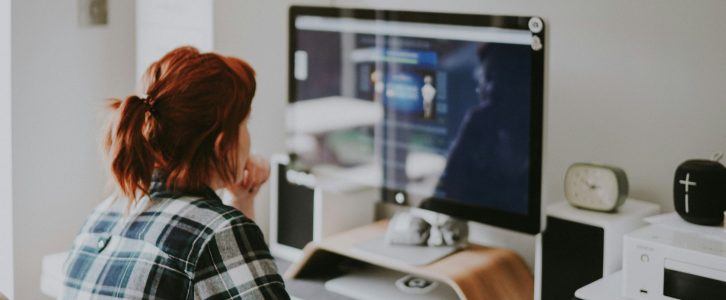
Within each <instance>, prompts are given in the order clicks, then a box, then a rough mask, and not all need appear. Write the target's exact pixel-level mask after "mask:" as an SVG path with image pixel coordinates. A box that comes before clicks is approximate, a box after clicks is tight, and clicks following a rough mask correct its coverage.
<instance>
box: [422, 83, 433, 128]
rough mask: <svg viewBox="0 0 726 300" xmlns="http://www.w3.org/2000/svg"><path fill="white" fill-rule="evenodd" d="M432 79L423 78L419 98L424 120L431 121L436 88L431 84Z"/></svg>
mask: <svg viewBox="0 0 726 300" xmlns="http://www.w3.org/2000/svg"><path fill="white" fill-rule="evenodd" d="M432 81H433V79H431V76H428V75H426V77H424V85H423V87H421V96H422V97H423V107H424V118H426V119H431V118H433V107H434V97H436V88H435V87H434V86H433V85H432V84H431V82H432Z"/></svg>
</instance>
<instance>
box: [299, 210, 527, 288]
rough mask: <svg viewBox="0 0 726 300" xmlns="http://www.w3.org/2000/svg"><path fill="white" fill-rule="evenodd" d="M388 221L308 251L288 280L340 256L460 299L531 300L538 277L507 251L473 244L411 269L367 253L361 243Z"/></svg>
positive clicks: (380, 231) (377, 234)
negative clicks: (440, 287)
mask: <svg viewBox="0 0 726 300" xmlns="http://www.w3.org/2000/svg"><path fill="white" fill-rule="evenodd" d="M387 226H388V221H380V222H376V223H373V224H371V225H368V226H364V227H360V228H356V229H353V230H350V231H347V232H343V233H340V234H337V235H333V236H331V237H329V238H326V239H324V240H323V241H321V242H319V243H311V244H309V245H307V246H306V247H305V250H304V255H303V259H301V260H300V261H299V262H297V263H296V264H294V265H293V266H291V267H290V269H288V271H287V272H286V274H285V276H286V277H288V278H296V277H299V276H305V275H306V274H310V273H314V272H322V270H323V269H325V268H329V267H331V266H332V265H334V264H336V262H337V261H338V260H336V259H335V256H344V257H348V258H353V259H356V260H360V261H364V262H367V263H371V264H374V265H378V266H381V267H385V268H389V269H393V270H397V271H400V272H404V273H410V274H416V275H420V276H423V277H428V278H431V279H435V280H438V281H441V282H443V283H446V284H448V285H450V286H451V287H452V288H453V289H454V291H456V293H457V294H458V295H459V297H460V298H461V299H477V300H479V299H481V300H486V299H495V300H506V299H532V298H533V297H534V279H533V276H532V273H531V272H530V271H529V268H527V266H526V264H525V263H524V261H523V260H522V258H521V257H519V255H517V254H516V253H515V252H514V251H512V250H509V249H503V248H490V247H484V246H480V245H469V246H468V247H467V248H466V249H464V250H461V251H459V252H456V253H454V254H451V255H449V256H447V257H445V258H442V259H441V260H438V261H436V262H433V263H431V264H428V265H425V266H412V265H409V264H405V263H403V262H400V261H398V260H394V259H390V258H387V257H383V256H379V255H376V254H373V253H367V252H364V251H356V250H355V249H354V246H355V245H356V244H359V243H362V242H365V241H368V240H371V239H374V238H377V237H380V236H382V235H383V234H384V233H385V230H386V227H387Z"/></svg>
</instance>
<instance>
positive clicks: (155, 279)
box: [60, 177, 290, 299]
mask: <svg viewBox="0 0 726 300" xmlns="http://www.w3.org/2000/svg"><path fill="white" fill-rule="evenodd" d="M127 206H128V203H127V202H126V201H125V200H124V199H118V200H115V201H114V200H113V198H109V199H107V200H106V201H104V202H103V203H101V204H100V205H99V206H98V207H97V208H96V209H95V210H94V212H93V213H92V214H91V216H90V217H89V219H88V220H87V221H86V224H85V225H84V226H83V228H82V229H81V232H80V233H79V234H78V236H77V237H76V239H75V241H74V243H73V248H72V250H71V253H70V256H69V258H68V260H67V261H66V265H65V270H64V271H65V279H64V288H63V291H62V293H61V296H60V298H61V299H117V298H122V299H289V298H290V297H289V295H288V294H287V292H286V291H285V286H284V283H283V280H282V278H281V277H280V275H278V272H277V267H276V265H275V262H274V261H273V258H272V256H271V255H270V252H269V250H268V248H267V245H266V244H265V241H264V240H263V237H262V232H261V231H260V229H259V227H258V226H257V225H256V224H255V223H254V222H253V221H251V220H250V219H248V218H246V217H245V216H244V215H243V214H242V213H241V212H239V211H238V210H236V209H234V208H232V207H229V206H226V205H224V204H223V203H222V201H221V200H220V199H219V197H218V196H217V195H216V194H215V193H214V192H213V191H212V190H211V189H209V190H207V191H204V192H203V193H202V195H196V196H195V195H191V194H188V193H180V192H174V191H168V190H165V189H163V188H162V184H161V181H160V179H159V178H158V177H156V178H155V181H154V182H152V187H151V191H150V197H144V198H142V199H141V200H140V201H139V202H138V203H137V204H135V205H134V206H133V207H132V208H131V209H130V210H128V208H127Z"/></svg>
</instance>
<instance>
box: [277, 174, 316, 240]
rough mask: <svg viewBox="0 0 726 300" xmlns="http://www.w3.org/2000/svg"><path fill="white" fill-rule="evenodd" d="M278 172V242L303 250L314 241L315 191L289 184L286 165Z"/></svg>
mask: <svg viewBox="0 0 726 300" xmlns="http://www.w3.org/2000/svg"><path fill="white" fill-rule="evenodd" d="M277 170H278V173H277V174H278V189H279V190H278V194H277V195H278V200H277V210H278V212H277V213H278V215H277V242H278V243H279V244H282V245H286V246H290V247H293V248H297V249H302V248H303V247H305V245H307V243H309V242H310V241H312V240H313V208H314V199H313V198H314V190H313V189H311V188H308V187H306V186H303V185H298V184H293V183H290V182H288V181H287V176H286V173H287V167H285V165H282V164H280V165H278V169H277Z"/></svg>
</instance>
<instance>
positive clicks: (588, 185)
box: [580, 178, 597, 190]
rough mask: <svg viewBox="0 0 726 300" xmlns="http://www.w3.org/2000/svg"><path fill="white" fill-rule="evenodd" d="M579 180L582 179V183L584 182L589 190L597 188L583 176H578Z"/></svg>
mask: <svg viewBox="0 0 726 300" xmlns="http://www.w3.org/2000/svg"><path fill="white" fill-rule="evenodd" d="M580 181H582V182H583V183H585V185H587V187H589V188H590V189H591V190H594V189H595V188H597V186H596V185H594V184H592V183H590V182H589V181H587V180H586V179H584V178H580Z"/></svg>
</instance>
